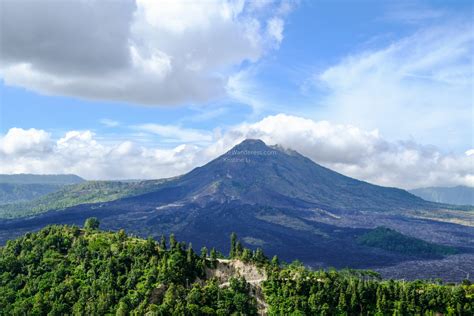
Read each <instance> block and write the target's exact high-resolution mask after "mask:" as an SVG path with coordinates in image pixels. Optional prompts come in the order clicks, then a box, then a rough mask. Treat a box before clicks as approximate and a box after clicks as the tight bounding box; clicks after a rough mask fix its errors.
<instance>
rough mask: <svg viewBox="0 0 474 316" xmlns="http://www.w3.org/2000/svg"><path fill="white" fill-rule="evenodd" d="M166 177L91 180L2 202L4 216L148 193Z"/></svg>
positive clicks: (24, 214) (0, 214) (34, 212)
mask: <svg viewBox="0 0 474 316" xmlns="http://www.w3.org/2000/svg"><path fill="white" fill-rule="evenodd" d="M164 181H166V180H150V181H140V182H119V181H88V182H84V183H80V184H76V185H69V186H65V187H62V188H61V189H60V190H58V191H56V192H53V193H50V194H47V195H44V196H41V197H39V198H37V199H35V200H32V201H29V202H23V203H12V204H7V205H0V218H16V217H22V216H29V215H34V214H39V213H42V212H45V211H49V210H59V209H64V208H66V207H70V206H75V205H79V204H83V203H99V202H107V201H113V200H116V199H119V198H123V197H128V196H134V195H138V194H142V193H147V192H150V191H152V190H153V189H154V188H156V187H157V186H158V185H159V184H161V183H163V182H164Z"/></svg>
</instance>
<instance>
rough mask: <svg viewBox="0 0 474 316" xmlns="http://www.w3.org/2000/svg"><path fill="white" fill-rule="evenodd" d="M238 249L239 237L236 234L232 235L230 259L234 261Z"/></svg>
mask: <svg viewBox="0 0 474 316" xmlns="http://www.w3.org/2000/svg"><path fill="white" fill-rule="evenodd" d="M236 247H237V235H236V234H235V233H232V234H230V253H229V257H230V258H231V259H232V258H234V257H235V255H236V253H235V251H236Z"/></svg>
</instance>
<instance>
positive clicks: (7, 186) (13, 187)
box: [0, 183, 61, 205]
mask: <svg viewBox="0 0 474 316" xmlns="http://www.w3.org/2000/svg"><path fill="white" fill-rule="evenodd" d="M60 188H61V185H58V184H42V183H28V184H17V183H0V205H1V204H7V203H18V202H26V201H31V200H34V199H37V198H39V197H40V196H43V195H46V194H48V193H51V192H54V191H57V190H59V189H60Z"/></svg>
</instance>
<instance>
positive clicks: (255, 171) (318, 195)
mask: <svg viewBox="0 0 474 316" xmlns="http://www.w3.org/2000/svg"><path fill="white" fill-rule="evenodd" d="M140 183H141V184H140ZM143 183H144V182H136V183H135V184H134V185H136V186H138V189H137V190H130V189H129V188H130V187H128V186H124V188H125V191H127V193H125V194H123V192H124V191H121V190H119V193H118V194H116V195H109V196H108V198H106V199H104V201H99V202H97V201H94V199H89V198H87V199H83V200H81V198H80V194H79V198H78V199H76V200H75V202H74V203H70V204H69V205H71V206H70V207H66V208H57V207H56V208H54V210H53V211H48V212H45V213H42V214H39V215H36V216H33V217H28V218H19V219H3V220H0V242H5V240H6V239H10V238H12V237H13V236H17V235H20V234H22V233H25V232H28V231H32V230H37V229H39V228H41V227H44V226H45V225H48V224H78V225H80V224H82V223H83V222H84V220H85V219H86V218H88V217H92V216H94V217H97V218H99V220H100V221H101V227H103V228H105V229H111V230H119V229H125V230H126V231H127V232H131V233H134V234H136V235H140V236H152V237H154V238H156V239H158V238H160V236H161V235H162V234H166V235H167V234H170V233H174V234H176V236H177V237H178V238H179V239H182V240H189V241H191V242H192V243H193V245H194V247H196V248H200V247H201V246H202V245H207V246H213V247H216V248H217V249H219V250H221V251H223V252H227V251H228V239H227V236H229V234H230V233H231V232H236V233H237V234H238V235H239V236H240V237H241V239H242V241H243V242H244V244H245V246H248V247H253V248H255V247H262V248H264V250H265V252H266V253H267V254H270V255H272V254H278V255H279V256H280V257H281V258H283V259H285V260H293V259H300V260H301V261H303V262H305V263H306V264H309V265H311V266H314V267H326V266H335V267H353V268H373V267H384V266H385V267H387V266H393V265H397V264H399V263H403V262H405V263H406V262H409V261H411V260H427V259H430V260H438V259H441V258H442V257H443V256H444V254H446V255H448V254H452V253H458V255H461V256H465V255H467V256H469V255H470V254H471V253H472V252H473V251H474V244H473V240H474V229H473V226H474V221H473V215H474V213H473V212H472V210H470V209H469V208H460V207H459V208H458V207H454V206H452V205H447V204H439V203H434V202H429V201H425V200H423V199H421V198H419V197H417V196H415V195H413V194H411V193H409V192H407V191H405V190H401V189H397V188H388V187H381V186H377V185H373V184H370V183H367V182H363V181H359V180H356V179H353V178H350V177H346V176H344V175H342V174H339V173H337V172H334V171H332V170H330V169H327V168H325V167H322V166H320V165H318V164H316V163H314V162H313V161H311V160H310V159H308V158H306V157H304V156H302V155H300V154H299V153H297V152H295V151H292V150H288V149H285V148H282V147H279V146H271V147H269V146H267V145H266V144H265V143H263V142H262V141H260V140H246V141H244V142H242V143H241V144H239V145H237V146H235V147H234V148H233V149H231V150H230V151H228V152H227V153H225V154H224V155H222V156H220V157H218V158H216V159H215V160H213V161H211V162H209V163H208V164H206V165H205V166H202V167H199V168H196V169H194V170H192V171H191V172H189V173H187V174H185V175H183V176H180V177H176V178H173V179H168V180H166V181H157V182H155V183H148V184H147V185H145V184H143ZM127 185H131V184H127ZM142 189H143V190H145V191H140V190H142ZM91 192H94V191H89V193H86V196H88V197H89V196H90V193H91ZM76 193H77V192H76ZM95 193H100V190H99V191H95ZM87 194H89V195H87ZM104 196H105V197H107V195H104ZM61 198H63V197H61V195H58V196H56V198H55V199H51V201H52V200H58V201H59V200H61ZM99 198H104V197H100V196H99ZM114 198H117V199H115V200H112V199H114ZM88 199H89V200H88ZM84 202H85V203H86V204H82V203H84ZM87 202H89V203H87ZM90 202H96V203H90ZM76 203H77V204H78V205H74V204H76ZM49 205H50V206H51V205H52V204H49ZM43 211H44V209H43ZM380 226H384V227H385V228H384V229H381V228H380ZM371 232H372V233H371ZM361 240H362V241H364V242H361ZM380 241H382V242H380ZM387 242H388V243H394V245H391V246H390V247H386V246H384V244H385V243H387ZM408 244H415V245H417V246H416V247H415V248H413V249H415V250H413V249H412V251H411V252H404V251H403V249H404V248H406V247H404V245H408ZM418 248H419V250H420V251H418V250H417V249H418ZM410 249H411V248H410ZM400 250H401V251H400ZM435 250H436V251H435ZM417 251H418V252H417ZM463 258H464V257H463ZM471 259H472V258H471ZM463 260H464V259H463ZM424 270H426V269H424ZM397 272H400V271H397ZM423 272H424V271H421V272H420V273H423ZM387 273H388V272H387ZM447 273H456V272H455V271H454V270H453V269H450V270H449V271H448V272H447ZM472 275H474V271H473V273H472ZM418 277H420V276H418ZM463 277H464V275H463Z"/></svg>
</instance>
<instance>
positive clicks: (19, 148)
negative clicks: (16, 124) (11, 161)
mask: <svg viewBox="0 0 474 316" xmlns="http://www.w3.org/2000/svg"><path fill="white" fill-rule="evenodd" d="M50 147H51V139H50V134H49V133H47V132H45V131H43V130H38V129H35V128H30V129H27V130H25V129H22V128H11V129H10V130H9V131H8V132H7V134H6V135H4V136H3V137H1V138H0V152H3V153H4V154H6V155H32V154H35V153H42V152H48V151H49V150H50Z"/></svg>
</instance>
